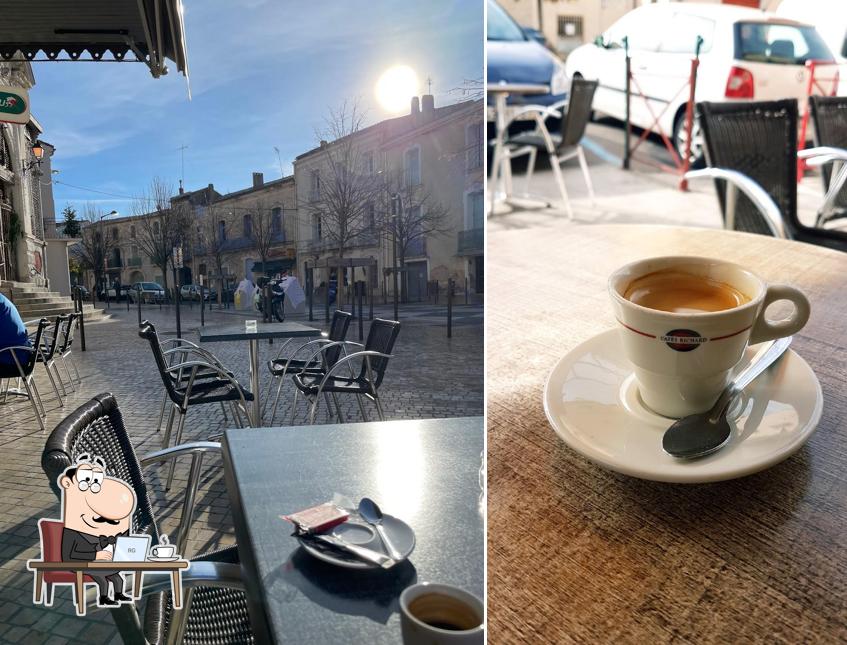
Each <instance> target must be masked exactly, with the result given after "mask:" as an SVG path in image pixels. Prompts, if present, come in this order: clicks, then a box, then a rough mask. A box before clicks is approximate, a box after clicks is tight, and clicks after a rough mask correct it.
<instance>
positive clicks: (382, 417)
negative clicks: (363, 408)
mask: <svg viewBox="0 0 847 645" xmlns="http://www.w3.org/2000/svg"><path fill="white" fill-rule="evenodd" d="M374 403H375V404H376V413H377V415H378V416H379V420H380V421H385V414H384V413H383V411H382V403H380V401H379V394H377V393H376V392H374Z"/></svg>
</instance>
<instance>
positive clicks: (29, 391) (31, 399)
mask: <svg viewBox="0 0 847 645" xmlns="http://www.w3.org/2000/svg"><path fill="white" fill-rule="evenodd" d="M32 386H33V388H34V387H35V383H33V384H32ZM24 387H25V388H26V392H27V395H28V398H29V402H30V404H31V405H32V409H33V411H34V412H35V418H36V419H38V425H40V426H41V431H42V432H44V431H45V430H46V428H45V427H44V419H43V418H42V417H41V413H40V412H39V411H38V405H37V404H36V402H35V397H34V396H33V392H32V389H31V388H30V387H29V379H24Z"/></svg>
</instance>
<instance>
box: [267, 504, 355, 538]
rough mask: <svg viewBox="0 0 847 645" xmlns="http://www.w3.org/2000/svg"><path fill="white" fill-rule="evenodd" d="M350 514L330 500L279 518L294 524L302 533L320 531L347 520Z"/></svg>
mask: <svg viewBox="0 0 847 645" xmlns="http://www.w3.org/2000/svg"><path fill="white" fill-rule="evenodd" d="M349 517H350V515H349V514H348V513H347V511H345V510H344V509H343V508H339V507H338V506H336V505H335V504H332V503H331V502H326V503H324V504H318V505H317V506H312V507H311V508H307V509H304V510H302V511H297V512H296V513H292V514H291V515H280V518H281V519H283V520H287V521H289V522H291V523H292V524H294V526H296V527H297V529H298V530H299V531H301V532H303V533H322V532H324V531H328V530H329V529H331V528H332V527H334V526H338V525H339V524H342V523H344V522H346V521H347V519H348V518H349Z"/></svg>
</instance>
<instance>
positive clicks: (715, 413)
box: [662, 336, 791, 459]
mask: <svg viewBox="0 0 847 645" xmlns="http://www.w3.org/2000/svg"><path fill="white" fill-rule="evenodd" d="M790 344H791V336H786V337H785V338H779V339H777V340H775V341H771V342H770V343H768V344H766V345H765V346H764V347H762V349H760V350H759V351H758V352H757V353H756V355H755V356H754V357H753V360H752V361H751V362H750V364H749V365H748V366H747V367H746V368H744V369H743V370H742V371H741V372H740V373H739V374H738V375H737V376H736V377H735V378H734V379H733V380H732V381H731V382H730V384H729V385H727V386H726V389H725V390H724V391H723V392H722V393H721V395H720V396H719V397H718V400H717V402H716V403H715V405H713V406H712V409H711V410H709V411H708V412H702V413H700V414H692V415H689V416H687V417H683V418H682V419H680V420H679V421H677V422H675V423H674V424H673V425H672V426H671V427H670V428H668V429H667V430H666V431H665V435H664V437H662V448H664V450H665V452H666V453H668V454H669V455H671V456H672V457H676V458H677V459H697V458H699V457H705V456H706V455H710V454H712V453H713V452H715V451H717V450H720V449H721V448H723V447H724V446H725V445H726V444H727V443H728V442H729V438H730V435H731V433H732V431H731V428H730V427H729V422H728V421H727V420H726V413H727V411H728V410H729V405H730V403H732V401H733V400H734V399H735V397H736V396H737V395H738V394H740V393H741V391H742V390H744V388H745V387H747V386H748V385H750V383H751V382H752V381H753V379H755V378H756V377H757V376H759V375H760V374H761V373H762V372H764V371H765V370H766V369H767V368H768V367H770V366H771V365H772V364H773V363H775V362H776V360H777V359H778V358H779V357H780V356H782V354H783V352H785V350H786V349H788V346H789V345H790Z"/></svg>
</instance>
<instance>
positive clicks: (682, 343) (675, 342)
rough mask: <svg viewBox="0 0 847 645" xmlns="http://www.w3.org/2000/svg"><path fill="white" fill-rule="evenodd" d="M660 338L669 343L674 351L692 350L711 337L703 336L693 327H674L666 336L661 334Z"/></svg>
mask: <svg viewBox="0 0 847 645" xmlns="http://www.w3.org/2000/svg"><path fill="white" fill-rule="evenodd" d="M659 340H661V341H662V342H663V343H665V344H667V346H668V347H670V348H671V349H672V350H674V351H677V352H691V351H694V350H695V349H697V348H698V347H700V345H702V344H703V343H705V342H706V341H708V340H709V339H708V338H703V337H702V336H701V335H700V334H698V333H697V332H696V331H693V330H691V329H673V330H671V331H669V332H668V333H667V334H665V335H664V336H659Z"/></svg>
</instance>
